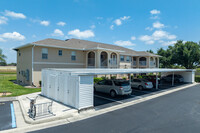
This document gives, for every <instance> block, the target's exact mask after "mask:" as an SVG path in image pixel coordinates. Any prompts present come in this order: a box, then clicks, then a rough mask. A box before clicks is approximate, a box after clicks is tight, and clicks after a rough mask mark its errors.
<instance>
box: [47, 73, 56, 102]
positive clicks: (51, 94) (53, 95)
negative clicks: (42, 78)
mask: <svg viewBox="0 0 200 133" xmlns="http://www.w3.org/2000/svg"><path fill="white" fill-rule="evenodd" d="M56 79H57V76H56V75H53V74H51V75H50V76H49V81H50V82H49V97H50V98H53V99H56V94H57V88H56V84H57V83H56V81H57V80H56Z"/></svg>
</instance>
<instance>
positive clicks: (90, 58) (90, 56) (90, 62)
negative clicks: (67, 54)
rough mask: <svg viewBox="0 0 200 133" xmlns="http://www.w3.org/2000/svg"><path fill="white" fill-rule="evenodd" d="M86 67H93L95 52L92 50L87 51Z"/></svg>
mask: <svg viewBox="0 0 200 133" xmlns="http://www.w3.org/2000/svg"><path fill="white" fill-rule="evenodd" d="M88 67H95V53H94V52H92V51H91V52H89V53H88Z"/></svg>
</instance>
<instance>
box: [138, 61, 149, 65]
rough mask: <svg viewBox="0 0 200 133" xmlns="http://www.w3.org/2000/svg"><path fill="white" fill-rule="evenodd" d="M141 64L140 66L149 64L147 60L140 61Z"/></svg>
mask: <svg viewBox="0 0 200 133" xmlns="http://www.w3.org/2000/svg"><path fill="white" fill-rule="evenodd" d="M139 65H140V66H146V65H147V62H146V61H139Z"/></svg>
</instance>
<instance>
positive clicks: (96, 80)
mask: <svg viewBox="0 0 200 133" xmlns="http://www.w3.org/2000/svg"><path fill="white" fill-rule="evenodd" d="M101 80H103V79H102V78H94V83H97V82H99V81H101Z"/></svg>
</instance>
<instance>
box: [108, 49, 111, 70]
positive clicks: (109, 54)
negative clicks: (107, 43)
mask: <svg viewBox="0 0 200 133" xmlns="http://www.w3.org/2000/svg"><path fill="white" fill-rule="evenodd" d="M110 56H111V53H110V52H107V66H108V68H110Z"/></svg>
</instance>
